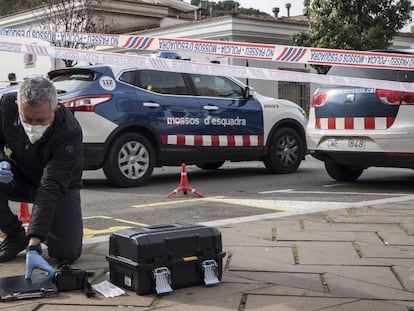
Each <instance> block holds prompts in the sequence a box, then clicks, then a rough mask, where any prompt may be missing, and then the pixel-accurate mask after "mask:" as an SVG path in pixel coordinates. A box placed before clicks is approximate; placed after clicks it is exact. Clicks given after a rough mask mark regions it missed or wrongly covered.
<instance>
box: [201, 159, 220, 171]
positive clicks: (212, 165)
mask: <svg viewBox="0 0 414 311" xmlns="http://www.w3.org/2000/svg"><path fill="white" fill-rule="evenodd" d="M223 164H224V161H220V162H210V163H200V164H196V166H197V167H198V168H201V169H203V170H216V169H218V168H220V167H221V166H222V165H223Z"/></svg>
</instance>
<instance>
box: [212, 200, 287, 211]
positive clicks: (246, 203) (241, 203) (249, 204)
mask: <svg viewBox="0 0 414 311" xmlns="http://www.w3.org/2000/svg"><path fill="white" fill-rule="evenodd" d="M205 201H207V202H216V203H224V204H232V205H238V206H246V207H254V208H262V209H270V210H274V211H281V212H285V211H288V209H286V208H280V207H275V206H274V205H275V204H277V203H275V202H277V201H274V200H251V199H205ZM257 202H260V203H265V204H264V205H262V204H258V203H257ZM266 203H269V205H266Z"/></svg>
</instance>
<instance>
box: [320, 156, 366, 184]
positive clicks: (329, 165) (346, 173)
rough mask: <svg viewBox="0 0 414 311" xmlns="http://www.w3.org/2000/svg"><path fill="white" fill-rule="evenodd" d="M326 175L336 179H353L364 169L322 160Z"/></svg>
mask: <svg viewBox="0 0 414 311" xmlns="http://www.w3.org/2000/svg"><path fill="white" fill-rule="evenodd" d="M324 162H325V169H326V171H327V172H328V175H329V176H331V177H332V178H333V179H335V180H337V181H355V180H357V179H358V177H359V176H361V174H362V172H363V171H364V169H362V168H354V167H351V166H346V165H342V164H339V163H336V162H333V161H324Z"/></svg>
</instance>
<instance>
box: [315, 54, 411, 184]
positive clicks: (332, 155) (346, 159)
mask: <svg viewBox="0 0 414 311" xmlns="http://www.w3.org/2000/svg"><path fill="white" fill-rule="evenodd" d="M382 52H390V53H397V57H398V53H408V54H414V50H408V51H407V50H406V51H382ZM328 75H336V76H346V77H359V78H369V79H378V80H388V81H399V82H414V72H413V71H408V70H385V69H372V68H355V67H339V66H338V67H332V68H331V69H330V71H329V72H328ZM413 118H414V92H413V93H410V92H400V91H391V90H384V89H374V88H366V87H363V86H361V87H349V86H334V87H321V88H319V89H317V90H316V92H315V94H314V95H313V99H312V103H311V109H310V113H309V123H308V126H307V144H308V149H309V152H310V154H311V155H312V156H313V157H315V158H317V159H319V160H321V161H324V164H325V168H326V171H327V172H328V174H329V176H330V177H332V178H333V179H335V180H338V181H354V180H356V179H358V177H360V176H361V174H362V172H363V171H364V169H366V168H368V167H370V166H378V167H400V168H411V169H413V168H414V122H413Z"/></svg>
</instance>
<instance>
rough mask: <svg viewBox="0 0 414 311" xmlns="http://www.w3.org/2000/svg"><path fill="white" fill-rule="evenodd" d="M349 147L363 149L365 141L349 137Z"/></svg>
mask: <svg viewBox="0 0 414 311" xmlns="http://www.w3.org/2000/svg"><path fill="white" fill-rule="evenodd" d="M348 148H349V149H357V150H363V149H365V141H364V140H363V139H360V138H349V139H348Z"/></svg>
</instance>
